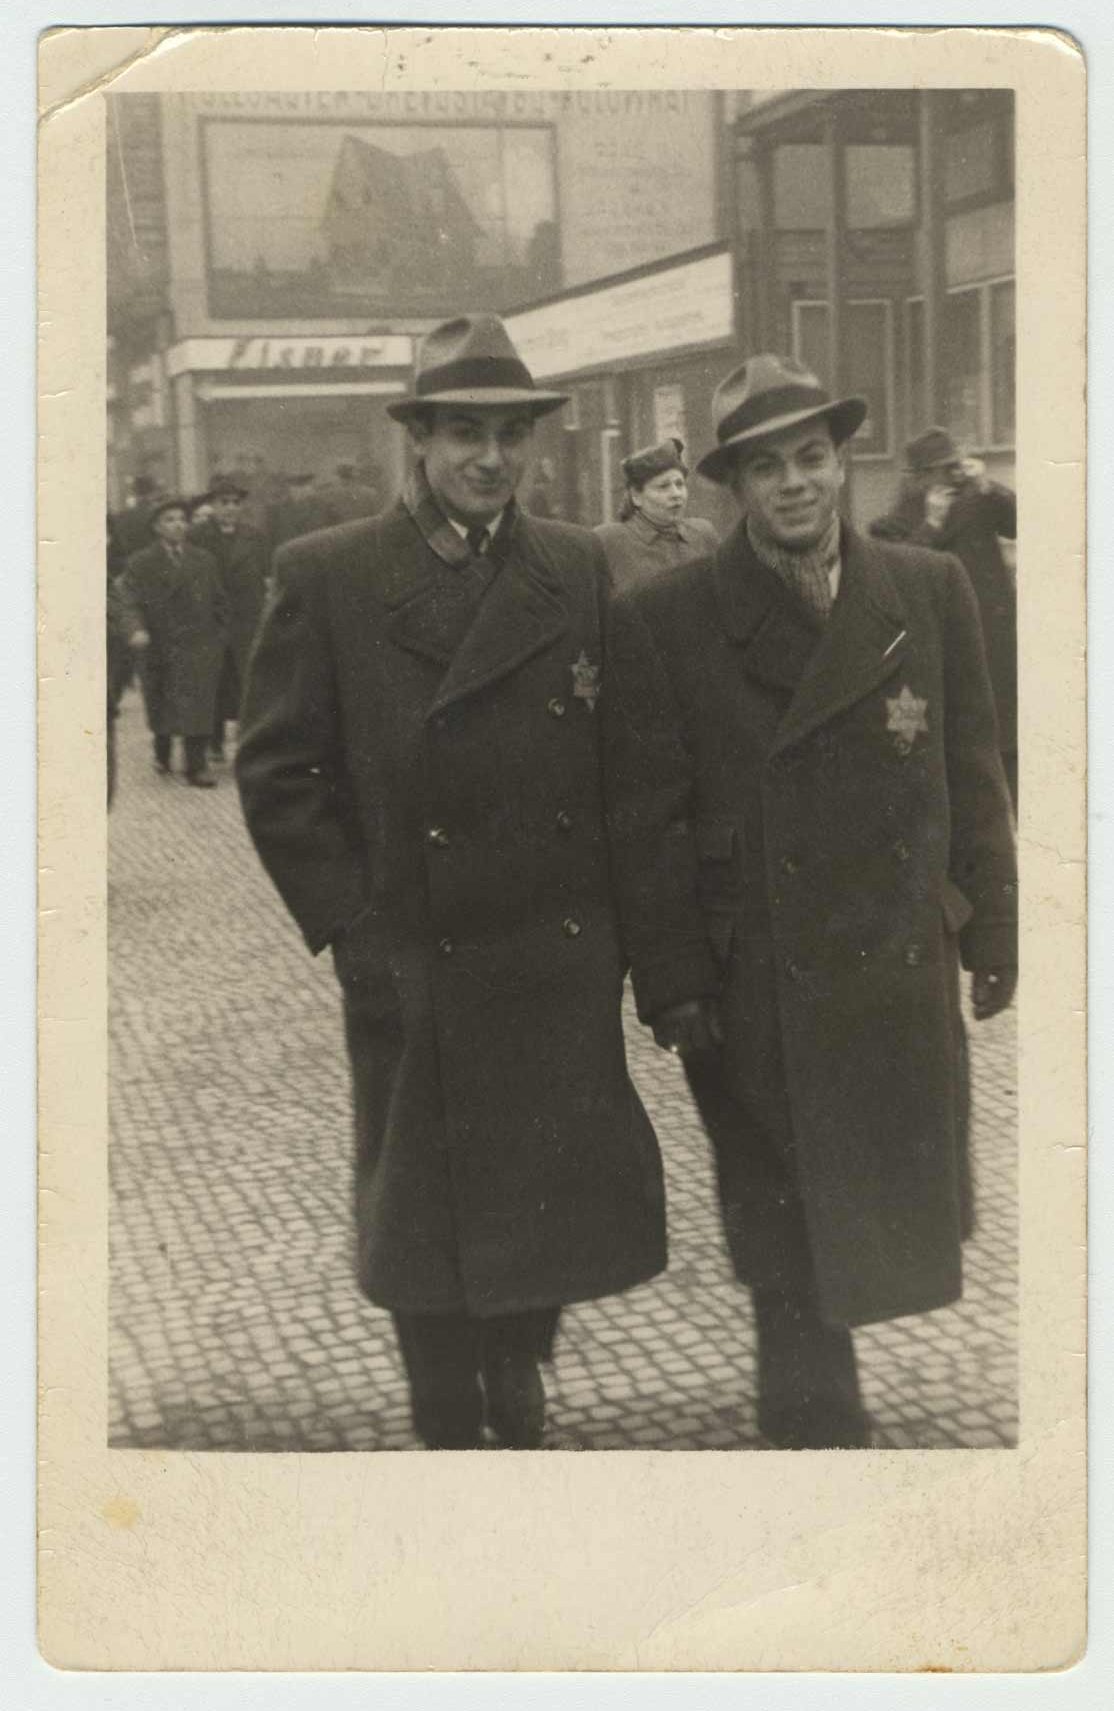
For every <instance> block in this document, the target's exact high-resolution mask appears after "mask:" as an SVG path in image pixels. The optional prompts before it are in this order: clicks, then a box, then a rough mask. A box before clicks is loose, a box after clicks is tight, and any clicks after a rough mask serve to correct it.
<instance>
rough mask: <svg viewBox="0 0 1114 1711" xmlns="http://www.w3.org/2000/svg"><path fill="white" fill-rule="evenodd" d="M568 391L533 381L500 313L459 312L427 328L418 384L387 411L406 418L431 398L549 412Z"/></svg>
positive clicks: (439, 401)
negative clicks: (543, 387) (542, 386)
mask: <svg viewBox="0 0 1114 1711" xmlns="http://www.w3.org/2000/svg"><path fill="white" fill-rule="evenodd" d="M568 397H569V395H568V393H567V392H543V391H542V390H541V389H540V388H539V387H537V386H535V385H534V377H533V375H532V374H531V373H530V370H529V369H528V368H527V366H526V364H525V363H524V362H523V360H522V358H521V357H520V356H519V354H518V352H517V351H516V350H515V348H514V345H513V344H512V343H511V338H510V334H509V333H508V332H507V329H506V327H505V326H504V325H503V323H502V321H501V320H500V319H499V317H498V315H458V316H457V317H456V319H455V320H452V321H443V322H442V323H441V325H440V326H439V327H434V328H433V330H432V332H430V333H427V334H426V336H425V338H424V339H423V341H422V348H421V350H420V351H419V352H418V362H417V369H416V372H415V375H414V390H413V392H412V393H411V394H410V396H409V397H408V398H398V399H396V400H395V401H394V402H393V403H391V404H388V405H387V414H388V416H393V417H394V419H395V421H396V422H407V421H410V420H412V418H413V417H414V416H415V415H416V414H419V413H420V412H421V411H422V410H423V409H424V408H428V407H429V406H430V405H431V404H462V405H468V406H471V407H472V408H473V409H474V408H477V407H486V408H489V409H490V408H494V407H504V408H505V407H507V406H509V405H522V406H524V407H525V408H526V409H528V410H530V411H532V412H533V414H534V415H535V416H544V415H545V414H546V413H547V412H548V411H550V410H556V409H557V408H558V407H559V406H560V405H561V404H567V403H568Z"/></svg>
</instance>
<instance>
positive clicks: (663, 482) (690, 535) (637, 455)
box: [596, 439, 719, 593]
mask: <svg viewBox="0 0 1114 1711" xmlns="http://www.w3.org/2000/svg"><path fill="white" fill-rule="evenodd" d="M684 451H685V448H684V444H683V442H682V441H681V440H678V439H667V440H662V441H660V442H659V444H657V445H654V446H645V447H643V449H642V450H641V451H638V452H632V453H631V455H630V457H627V458H624V459H623V464H622V469H623V479H624V480H625V482H626V484H627V490H626V497H625V499H624V501H623V507H622V511H621V514H620V520H619V521H618V522H617V523H600V524H599V525H598V527H597V529H596V534H597V535H598V536H599V538H600V540H601V541H602V542H603V549H604V552H605V553H606V554H607V568H608V571H609V573H610V576H611V586H612V588H613V589H614V590H615V591H616V593H618V592H619V591H620V590H622V589H624V588H629V587H630V586H631V585H632V584H633V583H636V582H641V581H644V580H645V579H646V578H648V577H651V576H657V575H660V573H661V572H662V571H663V570H673V569H675V568H676V566H677V565H679V564H688V563H689V561H690V560H691V559H694V558H703V556H704V555H705V554H706V553H710V552H713V551H714V550H715V548H716V546H717V544H718V541H719V536H718V535H717V534H716V531H715V529H714V528H713V526H712V524H711V523H709V522H707V521H706V520H705V519H704V518H703V517H686V516H685V511H686V508H687V506H688V473H689V472H688V469H687V467H686V465H685V459H684Z"/></svg>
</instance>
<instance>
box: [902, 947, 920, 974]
mask: <svg viewBox="0 0 1114 1711" xmlns="http://www.w3.org/2000/svg"><path fill="white" fill-rule="evenodd" d="M921 960H922V952H921V947H920V945H906V947H905V963H906V967H908V968H916V967H917V966H918V965H919V963H920V962H921Z"/></svg>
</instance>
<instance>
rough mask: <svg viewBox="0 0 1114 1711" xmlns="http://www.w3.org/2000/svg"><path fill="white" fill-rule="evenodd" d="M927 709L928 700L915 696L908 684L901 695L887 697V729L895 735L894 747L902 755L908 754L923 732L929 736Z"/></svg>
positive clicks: (903, 685)
mask: <svg viewBox="0 0 1114 1711" xmlns="http://www.w3.org/2000/svg"><path fill="white" fill-rule="evenodd" d="M927 707H928V700H927V698H925V697H923V696H920V695H914V694H913V691H912V690H911V689H910V687H909V685H908V684H907V683H903V684H902V686H901V693H900V694H899V695H887V696H886V715H887V717H886V729H887V731H892V732H893V733H894V747H895V748H896V749H897V750H898V752H899V753H900V754H908V753H909V750H910V749H911V748H912V747H913V743H914V741H915V740H916V738H917V737H918V736H920V735H921V733H922V732H923V733H924V735H925V736H927V735H928V720H927V718H926V717H925V713H926V709H927Z"/></svg>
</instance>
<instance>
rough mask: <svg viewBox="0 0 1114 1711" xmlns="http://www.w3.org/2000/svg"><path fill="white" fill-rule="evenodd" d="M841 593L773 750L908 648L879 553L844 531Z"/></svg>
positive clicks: (876, 680)
mask: <svg viewBox="0 0 1114 1711" xmlns="http://www.w3.org/2000/svg"><path fill="white" fill-rule="evenodd" d="M842 555H843V556H842V564H843V569H842V580H841V583H840V591H839V597H838V599H837V600H836V602H835V604H834V606H833V607H832V612H831V616H830V618H829V619H828V622H827V624H826V626H825V628H824V631H823V634H822V635H821V637H820V638H819V641H818V643H817V645H816V646H815V647H814V650H813V652H812V654H811V657H810V658H809V660H808V661H807V663H806V665H805V669H804V671H803V673H802V675H801V678H800V681H799V682H798V684H797V688H796V693H795V694H794V696H793V700H792V701H791V703H790V705H789V708H788V710H787V712H786V714H785V717H784V718H783V719H782V722H781V725H780V727H779V729H778V733H777V737H776V739H775V741H774V744H773V750H772V752H773V753H777V752H778V751H780V750H781V749H784V748H787V747H788V746H789V745H790V744H791V743H795V742H799V741H800V739H801V738H802V737H804V736H807V735H808V733H809V732H810V731H812V730H815V729H816V728H817V726H819V725H822V724H825V723H826V722H827V721H828V720H829V719H831V718H833V717H834V716H835V715H836V714H837V713H840V712H842V711H843V710H844V708H846V707H850V706H852V705H853V704H854V703H855V702H856V701H861V700H862V699H863V697H864V696H866V695H869V694H870V693H871V692H872V691H873V690H874V689H876V688H877V687H878V685H879V684H880V683H882V682H884V681H885V679H886V678H888V677H890V676H892V675H893V673H894V672H895V671H896V670H897V668H898V666H899V665H900V664H901V662H902V660H903V659H904V657H905V655H906V653H907V652H908V649H909V630H908V628H907V622H908V619H907V615H906V613H905V610H904V608H903V606H902V603H901V599H900V597H899V595H898V593H897V590H896V589H895V587H894V585H893V581H892V579H891V577H890V576H889V574H888V572H887V571H886V568H885V566H884V564H883V563H882V562H881V559H880V557H879V555H878V554H877V553H876V552H875V551H874V549H873V548H872V547H871V546H870V544H869V542H867V541H865V540H863V539H862V538H861V537H860V536H859V535H857V534H855V532H854V531H853V530H850V529H846V528H845V529H844V532H843V543H842Z"/></svg>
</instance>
